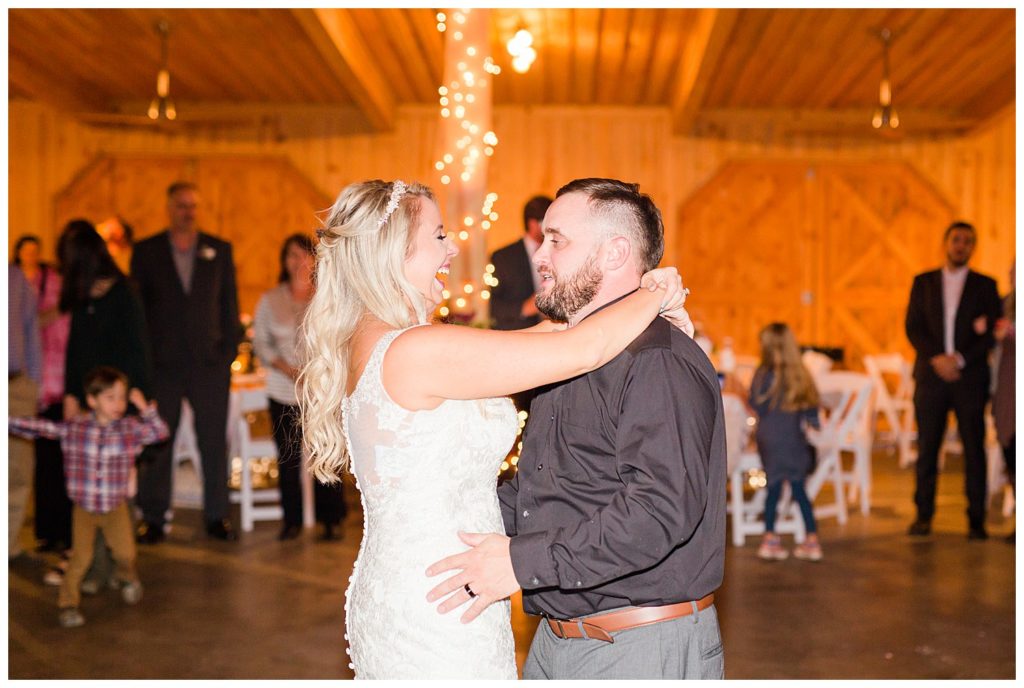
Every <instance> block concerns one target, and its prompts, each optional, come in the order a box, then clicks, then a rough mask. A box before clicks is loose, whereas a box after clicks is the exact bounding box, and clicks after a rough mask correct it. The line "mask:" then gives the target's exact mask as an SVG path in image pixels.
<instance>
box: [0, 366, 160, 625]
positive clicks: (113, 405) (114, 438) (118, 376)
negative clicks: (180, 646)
mask: <svg viewBox="0 0 1024 688" xmlns="http://www.w3.org/2000/svg"><path fill="white" fill-rule="evenodd" d="M126 397H127V399H130V400H131V402H132V404H134V405H135V406H136V407H137V408H138V409H139V411H141V415H140V416H139V417H134V416H125V415H124V414H125V411H126V410H127V401H126ZM85 400H86V403H87V404H88V405H89V408H90V409H92V413H90V414H89V415H83V416H80V417H78V418H74V419H72V420H68V421H64V422H62V423H57V422H54V421H52V420H47V419H45V418H9V419H8V424H7V428H8V432H10V433H12V434H14V435H18V436H20V437H26V438H34V437H48V438H50V439H59V440H60V444H61V449H62V450H63V452H64V472H65V475H66V480H67V488H68V496H69V497H70V498H71V501H72V502H73V503H74V510H73V512H72V539H73V540H74V549H73V550H72V553H71V561H70V562H69V564H68V570H67V573H66V574H65V575H64V582H63V583H62V584H61V586H60V593H59V595H58V600H57V605H58V606H59V607H60V625H61V626H63V627H65V628H72V627H75V626H81V625H82V624H84V623H85V617H83V616H82V613H81V612H80V611H79V610H78V605H79V601H80V594H81V593H80V591H79V586H80V584H81V582H82V578H83V576H85V572H86V571H87V570H88V569H89V566H90V564H92V556H93V541H94V540H95V538H96V531H102V532H103V536H104V537H105V538H106V540H107V543H108V544H109V546H110V549H111V551H112V553H113V556H114V562H115V564H116V566H117V569H116V572H115V574H114V575H115V576H116V578H117V579H118V580H120V581H121V582H122V583H123V587H122V588H121V597H122V599H123V600H124V601H125V602H126V603H127V604H135V603H136V602H138V601H139V600H140V599H142V583H140V582H139V575H138V573H137V572H136V570H135V535H134V533H133V532H132V519H131V514H130V513H129V510H128V497H129V496H130V495H129V494H128V490H129V485H128V480H129V474H130V472H131V468H132V464H133V462H134V461H135V457H136V455H138V454H139V452H141V451H142V447H143V445H146V444H154V443H156V442H162V441H163V440H165V439H167V437H168V436H169V432H168V429H167V424H166V423H165V422H164V421H163V419H161V418H160V416H159V415H157V412H156V404H155V403H149V404H147V403H146V398H145V397H144V396H143V394H142V392H141V391H139V390H138V389H132V391H131V393H130V394H129V393H128V377H127V376H126V375H125V374H124V373H122V372H121V371H120V370H117V369H116V368H111V367H108V366H100V367H98V368H96V369H95V370H93V371H91V372H90V373H89V374H88V375H86V377H85Z"/></svg>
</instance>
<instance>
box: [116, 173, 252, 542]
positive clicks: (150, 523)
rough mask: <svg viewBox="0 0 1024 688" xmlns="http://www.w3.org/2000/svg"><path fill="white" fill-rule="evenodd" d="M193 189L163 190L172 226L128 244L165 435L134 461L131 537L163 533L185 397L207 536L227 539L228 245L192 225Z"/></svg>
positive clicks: (232, 332) (231, 341) (231, 291)
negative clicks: (136, 517)
mask: <svg viewBox="0 0 1024 688" xmlns="http://www.w3.org/2000/svg"><path fill="white" fill-rule="evenodd" d="M198 204H199V194H198V191H197V189H196V187H195V186H194V185H193V184H190V183H188V182H175V183H174V184H172V185H171V186H170V187H169V188H168V190H167V214H168V217H169V218H170V227H169V228H168V229H167V230H166V231H164V232H161V233H159V234H157V235H156V236H153V237H150V238H148V239H146V240H145V241H141V242H139V243H138V244H136V245H135V250H134V253H133V255H132V263H131V266H132V277H134V278H135V280H136V282H137V283H138V285H139V292H140V294H141V296H142V303H143V306H144V308H145V311H146V323H147V325H148V327H149V333H150V338H151V341H152V343H153V368H154V373H155V385H154V389H155V392H156V400H157V404H158V407H159V409H160V414H161V415H162V416H163V417H164V420H166V421H167V425H168V426H169V427H170V430H171V438H172V439H171V440H169V441H168V442H164V443H162V444H160V445H156V446H154V447H152V448H150V449H147V455H146V456H145V457H144V458H143V460H142V461H141V462H140V469H139V494H138V504H139V507H140V508H141V509H142V516H143V522H142V523H141V524H140V525H139V529H138V533H137V538H138V540H139V541H140V542H145V543H155V542H159V541H161V540H162V539H163V537H164V521H165V514H166V512H167V510H168V509H169V508H170V503H171V471H172V456H171V453H172V445H173V438H174V435H175V433H176V432H177V429H178V421H179V419H180V416H181V400H182V398H183V397H186V398H188V401H189V404H190V405H191V406H192V409H193V411H194V412H195V414H194V415H195V424H196V438H197V440H198V444H199V453H200V454H201V462H202V466H203V515H204V516H205V519H206V530H207V533H208V534H209V535H210V536H211V537H215V538H218V539H221V540H234V539H237V535H236V534H235V532H234V530H233V529H232V527H231V522H230V521H229V520H228V518H227V515H228V487H227V480H228V471H227V438H226V426H227V414H228V395H229V393H230V386H231V362H232V361H233V360H234V358H235V355H236V353H237V347H238V337H239V323H238V294H237V291H236V288H235V265H234V262H233V261H232V258H231V244H229V243H227V242H225V241H221V240H220V239H216V238H214V237H212V236H210V235H209V234H205V233H203V232H200V231H199V229H198V227H197V225H196V210H197V209H198Z"/></svg>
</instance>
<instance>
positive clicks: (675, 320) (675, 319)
mask: <svg viewBox="0 0 1024 688" xmlns="http://www.w3.org/2000/svg"><path fill="white" fill-rule="evenodd" d="M661 317H663V318H665V320H668V321H669V322H670V323H672V325H673V326H674V327H675V328H676V329H678V330H682V331H683V332H685V333H686V335H687V336H688V337H690V338H691V339H692V338H693V332H694V327H693V321H692V320H690V314H689V313H687V312H686V309H685V308H683V307H682V306H679V307H678V308H673V309H672V310H670V311H664V312H663V313H662V314H661Z"/></svg>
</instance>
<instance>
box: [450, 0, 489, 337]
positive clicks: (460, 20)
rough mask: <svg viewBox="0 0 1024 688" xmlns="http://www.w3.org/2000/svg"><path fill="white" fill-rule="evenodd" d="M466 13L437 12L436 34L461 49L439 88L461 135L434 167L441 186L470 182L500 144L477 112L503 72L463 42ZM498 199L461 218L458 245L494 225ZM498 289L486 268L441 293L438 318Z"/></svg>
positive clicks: (487, 200)
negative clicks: (475, 277)
mask: <svg viewBox="0 0 1024 688" xmlns="http://www.w3.org/2000/svg"><path fill="white" fill-rule="evenodd" d="M470 12H472V10H470V9H462V10H453V11H452V12H451V16H449V15H448V14H447V13H445V12H438V13H437V30H438V31H439V32H441V33H446V34H447V38H448V39H449V40H452V41H455V42H456V43H459V44H463V43H464V44H465V45H460V46H459V48H458V54H459V57H458V60H459V61H458V62H457V63H456V65H455V67H456V68H455V70H454V72H453V73H452V74H451V75H450V77H451V80H450V81H448V82H447V83H443V84H441V85H440V86H439V87H438V89H437V94H438V106H439V108H440V114H441V118H442V119H443V120H448V119H451V118H454V119H455V120H457V121H458V127H459V130H460V134H461V135H460V136H458V137H457V138H455V139H454V149H452V150H445V151H444V152H443V153H442V154H441V157H440V159H438V160H437V161H436V162H435V163H434V169H435V170H436V171H437V173H438V174H439V175H440V181H441V184H442V185H444V186H448V185H451V184H459V183H460V182H461V183H463V184H468V183H469V182H471V181H472V180H473V178H474V177H475V176H476V175H477V174H478V173H479V172H480V168H481V166H482V165H481V163H482V162H483V161H484V160H485V159H486V158H489V157H491V156H492V155H494V149H495V147H496V146H497V145H498V137H497V135H496V134H495V133H494V132H493V131H491V130H489V129H485V128H484V127H483V126H481V124H480V122H479V119H478V112H479V110H480V109H481V106H482V105H484V104H487V105H489V104H490V100H489V98H490V94H489V93H488V92H487V91H488V89H489V88H490V85H491V83H490V79H491V77H493V76H497V75H498V74H500V73H501V67H499V66H498V65H497V64H495V63H494V60H493V59H492V58H491V56H490V55H486V54H484V49H483V48H482V47H478V46H476V45H474V44H472V43H471V42H470V41H468V40H466V36H465V35H464V32H463V30H462V29H463V27H464V26H465V25H466V23H467V18H468V15H469V13H470ZM449 28H450V29H451V30H450V31H449ZM497 200H498V194H496V193H494V192H493V191H491V192H488V193H487V194H486V195H485V196H484V201H483V204H482V206H481V207H480V210H479V212H478V213H474V214H466V215H465V216H464V217H462V218H461V226H460V227H459V228H458V231H457V234H456V236H458V238H459V240H460V241H463V242H465V241H469V239H470V235H471V233H472V232H473V231H475V230H476V229H477V228H479V229H480V230H481V231H485V232H486V231H487V230H489V229H490V228H491V227H492V226H493V223H495V222H497V220H498V213H497V211H495V209H494V204H495V203H496V202H497ZM497 284H498V280H497V278H495V277H494V266H493V265H491V264H488V265H487V266H486V267H485V269H484V272H483V274H482V275H481V276H480V279H479V281H474V280H472V279H470V280H467V281H465V282H464V283H463V284H462V285H461V293H459V292H458V291H457V290H456V292H455V293H454V294H453V293H452V291H450V290H448V289H445V290H444V292H442V297H443V298H444V302H443V303H442V304H441V306H440V308H438V314H439V315H440V316H441V317H447V316H449V315H450V314H451V313H452V310H453V307H454V310H455V311H456V312H463V311H464V310H465V309H466V307H467V306H468V305H469V300H470V298H471V297H472V295H473V294H474V293H475V292H477V293H478V294H479V297H480V299H481V300H484V301H487V300H488V299H490V297H491V291H490V290H491V289H493V288H494V287H495V286H497Z"/></svg>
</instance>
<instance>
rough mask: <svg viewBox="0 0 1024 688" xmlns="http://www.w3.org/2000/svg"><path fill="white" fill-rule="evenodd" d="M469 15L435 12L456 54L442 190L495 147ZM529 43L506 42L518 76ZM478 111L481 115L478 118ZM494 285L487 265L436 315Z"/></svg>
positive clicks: (486, 219)
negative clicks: (451, 132) (453, 126)
mask: <svg viewBox="0 0 1024 688" xmlns="http://www.w3.org/2000/svg"><path fill="white" fill-rule="evenodd" d="M472 11H473V10H471V9H455V10H451V12H450V15H449V14H448V13H446V12H438V13H437V15H436V18H437V30H438V31H439V32H441V33H442V34H446V40H450V41H454V42H455V44H457V48H456V49H455V50H454V51H447V50H446V55H447V56H448V57H447V58H446V59H451V57H450V56H451V55H452V54H455V55H456V57H455V59H456V60H457V62H456V63H455V69H454V70H449V71H448V72H447V73H446V75H445V80H446V81H445V83H442V84H441V85H440V86H439V87H438V89H437V95H438V107H439V109H440V115H441V118H442V122H443V124H445V125H447V124H450V123H451V122H452V121H453V120H454V121H457V122H458V134H457V135H456V136H454V137H451V136H449V137H446V142H447V143H446V146H449V147H450V146H451V145H454V148H453V149H451V150H445V151H443V152H442V153H441V156H440V158H439V159H438V160H437V161H436V162H435V163H434V169H435V170H436V172H437V173H438V175H439V177H440V182H441V184H442V185H443V186H449V185H458V184H460V183H461V184H470V183H471V182H472V181H473V180H474V178H475V177H476V176H477V175H478V174H480V173H482V172H483V171H485V170H486V164H485V163H486V160H487V159H488V158H490V157H491V156H493V155H494V149H495V148H496V147H497V145H498V137H497V135H496V134H495V133H494V132H493V131H491V130H490V129H487V128H485V127H484V126H483V125H482V124H481V120H482V119H484V118H486V119H488V121H489V117H490V105H491V100H490V99H491V94H490V93H489V92H488V89H489V88H490V87H491V79H492V78H493V77H496V76H497V75H499V74H501V67H500V66H498V65H497V64H495V62H494V60H493V58H492V57H491V56H490V55H487V54H486V46H478V45H476V44H475V43H474V42H473V41H472V40H471V39H468V38H467V36H466V34H465V32H464V29H465V28H466V25H467V21H468V18H469V14H470V13H471V12H472ZM524 34H525V35H524ZM485 40H486V39H485ZM532 40H533V39H532V37H530V36H529V33H528V32H525V31H522V30H520V31H519V32H517V34H516V36H515V37H514V38H513V41H510V45H509V51H510V53H512V48H513V45H512V44H513V42H514V47H515V48H516V51H515V53H513V56H514V57H515V58H516V59H515V60H514V61H513V67H514V68H515V70H516V71H517V72H520V73H521V72H524V71H526V69H529V64H530V62H532V61H533V59H534V58H535V57H536V52H535V51H534V49H533V48H532V47H530V44H531V43H532ZM484 106H486V109H485V107H484ZM481 111H483V113H485V114H483V115H481ZM485 181H486V180H485ZM497 201H498V194H496V193H494V192H493V191H488V192H487V193H486V194H485V195H484V197H483V204H482V205H481V207H480V210H479V212H477V213H472V214H470V213H467V214H466V215H465V216H464V217H462V218H461V226H460V227H459V228H458V231H457V234H456V236H457V237H458V238H459V240H460V241H463V242H466V241H469V239H470V236H471V234H472V233H473V232H474V231H476V230H477V229H478V228H479V230H480V231H483V232H486V231H487V230H489V229H491V227H492V226H494V223H495V222H497V221H498V213H497V211H496V210H495V209H494V206H495V203H497ZM497 285H498V279H497V278H496V277H495V276H494V265H492V264H490V263H488V264H487V265H486V266H485V267H484V272H483V274H482V275H481V276H480V280H479V282H475V281H474V280H472V279H470V280H467V281H465V282H463V284H462V285H461V293H460V292H459V291H458V290H456V291H455V293H454V294H453V293H452V291H450V290H449V289H445V290H444V291H443V292H442V294H441V295H442V297H443V299H444V301H443V302H442V304H441V306H440V307H439V308H438V314H439V315H440V316H441V317H443V318H444V317H448V316H449V315H452V314H453V313H452V310H453V308H454V309H455V311H456V313H458V312H465V309H466V308H467V306H469V299H470V297H471V296H472V295H473V294H474V292H478V295H479V297H480V299H481V300H483V301H487V300H489V299H490V297H491V291H490V290H491V289H493V288H494V287H496V286H497ZM527 415H528V414H527V412H526V411H519V429H518V432H517V434H518V436H519V437H521V436H522V432H523V428H525V426H526V418H527ZM522 446H523V444H522V441H521V440H520V441H517V443H516V447H515V449H514V450H513V452H512V453H511V454H510V455H509V457H508V459H507V460H506V461H504V462H502V464H501V472H502V473H504V472H505V471H508V470H510V468H511V469H512V470H515V466H516V464H517V463H518V462H519V453H520V452H521V451H522Z"/></svg>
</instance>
